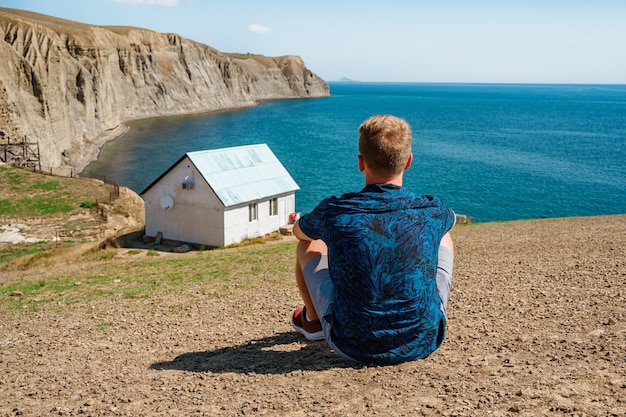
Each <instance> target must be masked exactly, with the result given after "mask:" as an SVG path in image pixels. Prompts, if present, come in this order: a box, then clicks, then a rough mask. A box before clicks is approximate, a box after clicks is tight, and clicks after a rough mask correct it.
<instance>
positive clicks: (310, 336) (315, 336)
mask: <svg viewBox="0 0 626 417" xmlns="http://www.w3.org/2000/svg"><path fill="white" fill-rule="evenodd" d="M291 327H293V328H294V329H295V330H296V331H297V332H299V333H300V334H302V335H303V336H304V337H306V338H307V340H310V341H312V342H315V341H318V340H324V339H326V337H324V331H323V330H320V331H319V332H315V333H310V332H307V331H306V330H304V329H303V328H302V327H298V326H296V324H295V323H294V322H293V320H292V321H291Z"/></svg>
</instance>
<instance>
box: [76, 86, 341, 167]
mask: <svg viewBox="0 0 626 417" xmlns="http://www.w3.org/2000/svg"><path fill="white" fill-rule="evenodd" d="M330 96H331V94H329V95H328V96H322V97H279V98H272V99H262V100H256V101H255V102H254V103H252V104H250V105H241V106H235V107H224V108H219V109H213V110H199V111H195V112H185V113H172V114H155V115H151V116H142V117H136V118H132V119H126V120H124V121H122V122H121V123H120V124H118V125H117V126H116V127H114V128H112V129H108V130H105V131H104V132H102V133H101V134H100V135H98V136H97V137H95V138H94V139H88V141H89V142H91V143H93V145H94V146H95V148H96V150H95V151H88V152H86V155H81V157H80V159H79V161H78V163H76V165H75V167H74V168H75V169H76V172H77V173H78V174H77V175H78V176H81V175H82V174H83V173H84V172H85V170H86V169H87V167H88V166H89V165H91V164H92V163H94V162H96V161H98V159H99V158H100V153H101V152H102V149H103V148H104V146H106V145H107V144H108V143H109V142H112V141H114V140H115V139H117V138H119V137H120V136H123V135H125V134H126V133H128V132H129V131H130V129H131V127H130V124H132V123H133V122H137V121H141V120H149V119H162V118H172V117H187V116H202V115H209V114H216V113H222V112H231V111H237V110H243V109H249V108H251V107H256V106H258V105H259V104H261V103H263V102H266V101H278V100H309V99H320V98H328V97H330ZM94 154H95V156H94Z"/></svg>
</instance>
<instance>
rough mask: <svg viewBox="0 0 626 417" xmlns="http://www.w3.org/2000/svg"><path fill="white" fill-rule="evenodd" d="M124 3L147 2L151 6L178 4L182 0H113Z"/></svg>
mask: <svg viewBox="0 0 626 417" xmlns="http://www.w3.org/2000/svg"><path fill="white" fill-rule="evenodd" d="M113 1H115V2H116V3H124V4H147V5H151V6H178V4H179V3H180V0H113Z"/></svg>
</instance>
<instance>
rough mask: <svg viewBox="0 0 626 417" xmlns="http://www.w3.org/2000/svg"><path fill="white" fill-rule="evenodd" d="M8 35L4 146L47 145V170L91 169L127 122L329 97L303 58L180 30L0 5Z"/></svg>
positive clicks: (3, 62) (0, 25) (1, 105)
mask: <svg viewBox="0 0 626 417" xmlns="http://www.w3.org/2000/svg"><path fill="white" fill-rule="evenodd" d="M0 35H1V38H0V141H5V142H6V140H7V139H10V140H11V141H12V142H14V141H18V140H22V139H24V138H26V140H27V141H30V142H38V143H39V148H40V153H41V164H42V166H45V167H59V166H71V167H74V168H75V169H76V170H81V169H83V168H84V167H85V166H86V165H87V164H88V163H89V162H91V161H92V160H93V159H95V158H96V156H97V153H98V150H99V147H100V146H101V145H102V143H103V142H104V141H105V140H106V139H108V138H111V137H114V136H115V135H116V134H119V133H120V132H121V131H123V122H124V121H127V120H131V119H138V118H144V117H153V116H165V115H175V114H183V113H193V112H203V111H212V110H218V109H225V108H235V107H245V106H251V105H254V104H255V103H256V102H257V101H258V100H262V99H263V100H265V99H278V98H298V97H323V96H327V95H328V94H329V87H328V85H327V84H326V83H325V82H324V81H323V80H322V79H321V78H320V77H318V76H316V75H315V74H313V73H312V72H311V71H310V70H308V69H307V68H306V66H305V65H304V62H303V61H302V59H301V58H300V57H297V56H283V57H275V58H273V57H265V56H258V55H243V54H223V53H220V52H218V51H217V50H215V49H214V48H211V47H210V46H207V45H203V44H200V43H197V42H194V41H191V40H188V39H185V38H182V37H180V36H178V35H175V34H160V33H156V32H153V31H149V30H145V29H138V28H131V27H100V26H91V25H85V24H81V23H77V22H72V21H68V20H63V19H57V18H53V17H49V16H44V15H40V14H36V13H31V12H25V11H18V10H13V9H4V8H0Z"/></svg>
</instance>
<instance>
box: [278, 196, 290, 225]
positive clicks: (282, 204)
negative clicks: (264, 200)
mask: <svg viewBox="0 0 626 417" xmlns="http://www.w3.org/2000/svg"><path fill="white" fill-rule="evenodd" d="M286 200H287V199H285V198H279V199H278V224H279V225H280V226H283V225H286V224H287V223H288V221H289V213H287V201H286Z"/></svg>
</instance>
